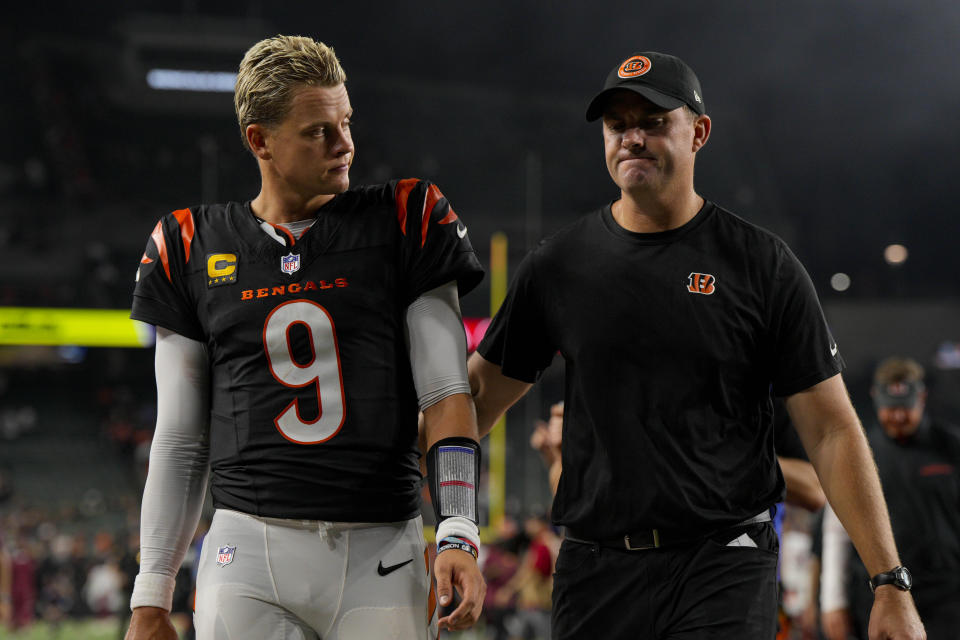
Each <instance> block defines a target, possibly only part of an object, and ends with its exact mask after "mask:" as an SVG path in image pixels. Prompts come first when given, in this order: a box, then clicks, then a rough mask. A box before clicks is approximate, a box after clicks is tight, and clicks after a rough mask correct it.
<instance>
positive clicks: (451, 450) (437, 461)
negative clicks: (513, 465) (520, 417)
mask: <svg viewBox="0 0 960 640" xmlns="http://www.w3.org/2000/svg"><path fill="white" fill-rule="evenodd" d="M479 478H480V445H479V444H477V441H476V440H473V439H471V438H464V437H452V438H443V439H442V440H438V441H437V442H435V443H434V444H433V446H432V447H430V450H429V451H428V452H427V479H428V480H429V483H430V499H431V500H432V501H433V509H434V512H435V513H436V515H437V522H440V521H441V520H443V519H444V518H449V517H451V516H461V517H464V518H467V519H469V520H472V521H473V522H474V523H476V522H478V521H479V519H480V518H479V513H480V501H479V499H478V497H477V482H478V480H479Z"/></svg>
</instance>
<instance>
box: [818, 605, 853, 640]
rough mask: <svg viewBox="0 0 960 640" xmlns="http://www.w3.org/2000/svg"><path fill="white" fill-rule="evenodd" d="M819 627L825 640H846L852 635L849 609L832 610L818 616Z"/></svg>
mask: <svg viewBox="0 0 960 640" xmlns="http://www.w3.org/2000/svg"><path fill="white" fill-rule="evenodd" d="M820 626H821V627H823V635H824V636H826V638H827V640H847V638H849V637H850V634H851V633H853V625H852V624H851V623H850V610H849V609H833V610H832V611H824V612H823V613H821V614H820Z"/></svg>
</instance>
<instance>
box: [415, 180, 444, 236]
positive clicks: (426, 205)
mask: <svg viewBox="0 0 960 640" xmlns="http://www.w3.org/2000/svg"><path fill="white" fill-rule="evenodd" d="M442 199H443V194H442V193H440V189H437V187H436V185H430V187H429V188H428V189H427V196H426V197H425V198H424V199H423V214H422V215H421V216H420V227H421V228H420V246H421V247H422V246H423V245H425V244H427V227H428V226H429V225H430V213H431V212H432V211H433V208H434V207H435V206H437V203H438V202H440V200H442Z"/></svg>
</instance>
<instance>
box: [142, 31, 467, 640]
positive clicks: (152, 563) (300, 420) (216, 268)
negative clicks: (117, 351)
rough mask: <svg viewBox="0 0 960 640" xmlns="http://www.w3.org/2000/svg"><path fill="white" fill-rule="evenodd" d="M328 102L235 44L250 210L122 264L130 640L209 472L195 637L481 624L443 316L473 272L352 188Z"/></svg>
mask: <svg viewBox="0 0 960 640" xmlns="http://www.w3.org/2000/svg"><path fill="white" fill-rule="evenodd" d="M345 81H346V76H345V74H344V72H343V69H342V67H341V66H340V62H339V61H338V60H337V58H336V56H335V55H334V52H333V50H332V49H330V48H329V47H327V46H326V45H324V44H322V43H320V42H317V41H314V40H312V39H310V38H305V37H299V36H297V37H293V36H277V37H274V38H268V39H266V40H262V41H260V42H258V43H256V44H255V45H254V46H253V47H251V48H250V50H248V51H247V53H246V55H245V56H244V57H243V60H242V62H241V64H240V70H239V74H238V76H237V82H236V89H235V93H234V98H235V100H234V102H235V107H236V112H237V118H238V121H239V124H240V130H241V134H242V139H243V143H244V145H245V146H246V148H247V149H248V150H249V151H250V152H251V153H252V154H253V156H254V158H255V160H256V162H257V165H258V167H259V170H260V176H261V189H260V193H259V194H258V195H257V196H256V197H255V198H254V199H253V200H251V201H248V202H230V203H228V204H209V205H204V206H199V207H194V208H191V209H181V210H178V211H175V212H173V213H172V214H170V215H168V216H166V217H164V218H163V219H162V220H161V221H160V222H159V223H158V224H157V226H156V228H155V229H154V231H153V233H152V234H151V236H150V240H149V242H148V244H147V248H146V251H145V253H144V256H143V258H142V259H141V264H140V268H139V271H138V274H137V284H136V288H135V291H134V302H133V311H132V313H131V316H132V317H133V318H135V319H137V320H141V321H143V322H147V323H150V324H153V325H156V326H157V344H156V379H157V394H158V415H157V425H156V434H155V437H154V440H153V444H152V449H151V452H150V465H149V474H148V477H147V482H146V487H145V489H144V496H143V507H142V516H141V525H140V527H141V529H140V532H141V534H140V535H141V545H140V550H141V565H140V572H139V574H138V576H137V578H136V581H135V584H134V589H133V595H132V597H131V607H132V608H133V615H132V618H131V624H130V629H129V632H128V638H129V639H130V640H143V639H145V638H169V639H171V640H172V639H173V638H175V637H176V632H175V630H174V628H173V626H172V625H171V623H170V620H169V611H170V609H171V606H172V599H173V592H174V583H175V581H174V576H175V575H176V573H177V569H178V567H179V566H180V564H181V562H182V560H183V558H184V554H185V553H186V551H187V547H188V545H189V543H190V540H191V538H192V537H193V535H194V530H195V529H196V527H197V522H198V519H199V516H200V508H201V505H202V502H203V496H204V492H205V487H206V481H207V477H208V472H210V473H211V476H212V478H211V488H212V493H213V501H214V507H215V508H216V511H215V514H214V516H213V521H212V524H211V526H210V530H209V532H208V533H207V536H206V538H205V541H204V545H203V551H202V554H201V559H200V566H199V573H198V578H197V599H196V615H195V617H194V621H195V625H196V632H197V637H198V638H200V639H201V640H211V639H216V640H228V639H229V640H241V639H242V640H270V639H277V640H280V639H286V638H297V639H301V638H302V639H314V640H316V639H317V638H319V637H323V638H324V640H351V639H355V638H356V639H359V638H371V637H376V636H378V635H379V634H380V633H382V632H383V630H384V629H389V630H390V631H391V633H393V634H396V635H397V636H398V637H403V638H413V637H417V638H426V637H431V638H432V637H435V635H436V633H437V631H436V629H437V626H438V624H439V626H440V627H444V628H448V629H464V628H467V627H469V626H471V625H472V624H473V623H474V622H475V621H476V620H477V618H478V616H479V615H480V610H481V606H482V603H483V597H484V584H483V579H482V576H481V574H480V570H479V568H478V566H477V562H476V557H477V554H478V549H479V529H478V527H477V519H478V515H479V514H478V511H479V508H478V497H477V491H476V486H477V484H478V479H479V478H478V476H479V468H480V465H479V459H480V449H479V445H478V444H477V440H478V434H477V428H476V421H475V414H474V407H473V403H472V398H471V395H470V387H469V384H468V381H467V373H466V362H465V355H466V336H465V334H464V328H463V323H462V319H461V317H460V307H459V299H458V298H459V296H460V295H464V294H466V293H467V292H468V291H470V290H471V289H473V288H474V287H475V286H476V285H477V284H478V283H479V282H480V280H481V279H482V277H483V269H482V268H481V266H480V263H479V260H478V259H477V257H476V255H475V253H474V251H473V248H472V246H471V244H470V241H469V239H468V237H467V228H466V226H465V225H464V223H463V222H462V221H461V220H460V219H459V218H458V216H457V215H456V213H454V211H453V209H452V207H451V205H450V203H449V202H448V201H447V199H446V198H445V197H444V195H443V194H442V193H441V192H440V190H439V189H438V188H437V187H436V186H434V185H432V184H430V183H429V182H426V181H421V180H417V179H406V180H395V181H392V182H389V183H387V184H382V185H373V186H365V187H352V188H351V187H350V178H349V171H350V166H351V164H352V162H353V159H354V155H355V147H354V142H353V139H352V134H351V126H352V118H353V108H352V106H351V104H350V99H349V96H348V94H347V89H346V85H345V84H344V83H345ZM418 409H420V410H422V412H423V414H424V424H425V426H424V430H425V433H426V447H425V451H426V458H427V468H428V470H429V471H430V489H431V495H432V498H433V504H434V507H435V509H436V511H437V516H438V520H439V524H438V527H437V542H438V546H437V556H436V560H435V562H434V574H435V576H436V592H435V593H434V592H433V591H432V589H431V586H432V585H431V576H430V571H429V566H428V564H427V548H426V543H425V541H424V537H423V531H422V520H421V517H420V515H419V510H420V495H419V488H420V481H421V475H420V472H419V467H418V456H419V448H418V440H417V438H418V434H417V419H418ZM454 589H456V590H457V591H458V592H459V594H460V596H461V603H460V604H459V606H457V607H456V608H454V610H453V611H452V612H451V613H449V614H447V615H445V616H444V617H442V618H440V619H439V620H438V619H437V615H436V611H437V607H436V605H437V602H436V600H435V598H436V599H438V600H439V604H440V605H447V604H449V602H450V601H451V599H452V596H453V590H454Z"/></svg>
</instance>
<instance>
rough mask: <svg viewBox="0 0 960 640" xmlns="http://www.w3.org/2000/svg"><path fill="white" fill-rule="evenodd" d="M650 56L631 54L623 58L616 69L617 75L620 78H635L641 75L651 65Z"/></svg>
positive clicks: (648, 69)
mask: <svg viewBox="0 0 960 640" xmlns="http://www.w3.org/2000/svg"><path fill="white" fill-rule="evenodd" d="M651 66H652V65H651V63H650V58H648V57H646V56H632V57H630V58H627V59H626V60H624V62H623V64H622V65H620V68H619V69H617V75H618V76H620V77H621V78H636V77H637V76H642V75H643V74H645V73H646V72H647V71H650V67H651Z"/></svg>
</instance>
